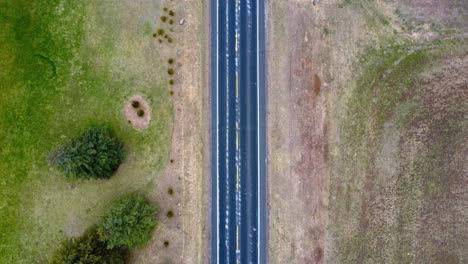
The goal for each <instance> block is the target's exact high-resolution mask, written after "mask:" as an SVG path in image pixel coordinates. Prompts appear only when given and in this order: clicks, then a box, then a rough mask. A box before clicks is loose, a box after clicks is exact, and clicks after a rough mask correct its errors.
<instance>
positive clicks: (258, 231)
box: [257, 0, 261, 264]
mask: <svg viewBox="0 0 468 264" xmlns="http://www.w3.org/2000/svg"><path fill="white" fill-rule="evenodd" d="M259 4H260V1H259V0H257V173H258V178H257V263H258V264H261V263H260V234H261V232H260V228H261V226H260V211H261V210H260V166H261V163H260V72H259V71H260V63H259V62H260V58H259V56H260V49H259V47H260V45H259V43H260V42H259V38H260V37H259V31H260V27H259V26H258V25H259V24H258V20H259V9H260V8H259Z"/></svg>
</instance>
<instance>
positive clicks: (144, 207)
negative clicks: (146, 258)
mask: <svg viewBox="0 0 468 264" xmlns="http://www.w3.org/2000/svg"><path fill="white" fill-rule="evenodd" d="M156 212H157V210H156V208H155V207H154V206H152V205H151V204H150V203H149V202H148V201H147V200H146V198H145V196H144V195H142V194H139V193H132V194H129V195H126V196H124V197H123V198H121V199H119V200H117V201H115V202H114V203H112V205H111V206H110V208H109V210H108V211H107V213H106V214H105V215H104V217H103V218H102V220H101V224H100V225H99V226H98V227H97V228H92V229H90V230H89V231H88V232H86V233H85V234H84V235H83V236H81V237H79V238H75V239H71V240H68V241H65V242H64V243H63V244H62V247H61V248H60V249H59V250H58V251H57V252H56V253H55V254H54V256H53V257H52V259H51V261H50V263H51V264H78V263H79V264H95V263H96V264H97V263H99V264H120V263H124V260H123V259H124V258H123V256H122V254H121V252H124V251H125V250H128V249H132V248H135V247H138V246H141V245H143V244H144V243H146V242H147V241H148V240H150V238H151V234H152V231H153V230H154V228H155V227H156V225H157V219H156Z"/></svg>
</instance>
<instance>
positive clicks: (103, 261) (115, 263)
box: [50, 228, 124, 264]
mask: <svg viewBox="0 0 468 264" xmlns="http://www.w3.org/2000/svg"><path fill="white" fill-rule="evenodd" d="M50 263H51V264H123V263H124V260H123V257H122V255H121V254H120V252H119V250H118V249H108V248H107V245H106V243H105V242H102V241H101V240H100V239H99V236H98V234H97V232H96V229H95V228H93V229H90V230H89V231H87V232H86V233H85V234H84V235H83V236H81V237H78V238H74V239H70V240H67V241H65V242H64V243H63V244H62V247H61V248H60V249H59V250H58V251H56V252H55V254H54V255H53V256H52V258H51V260H50Z"/></svg>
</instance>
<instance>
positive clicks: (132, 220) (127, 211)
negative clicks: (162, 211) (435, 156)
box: [98, 193, 157, 248]
mask: <svg viewBox="0 0 468 264" xmlns="http://www.w3.org/2000/svg"><path fill="white" fill-rule="evenodd" d="M155 216H156V208H155V207H154V206H152V205H151V204H149V203H148V201H147V200H146V199H145V197H144V196H143V195H141V194H137V193H133V194H130V195H127V196H125V197H123V198H121V199H119V200H117V201H116V202H114V203H113V204H112V205H111V207H110V209H109V211H108V212H107V213H106V214H105V215H104V217H103V219H102V222H101V224H100V226H99V227H98V233H99V236H100V239H101V240H102V241H106V242H107V247H108V248H116V247H126V248H135V247H137V246H141V245H143V244H144V243H146V242H147V241H148V240H149V239H150V238H151V233H152V231H153V229H154V228H155V227H156V225H157V221H156V217H155Z"/></svg>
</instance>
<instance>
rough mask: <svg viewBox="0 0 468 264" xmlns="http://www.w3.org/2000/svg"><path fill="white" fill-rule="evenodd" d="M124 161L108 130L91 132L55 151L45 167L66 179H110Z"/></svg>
mask: <svg viewBox="0 0 468 264" xmlns="http://www.w3.org/2000/svg"><path fill="white" fill-rule="evenodd" d="M124 158H125V152H124V148H123V144H122V143H121V142H120V141H119V140H118V139H117V138H115V137H114V136H113V134H112V131H111V130H110V129H108V128H103V127H101V128H93V129H89V130H86V131H84V132H83V134H82V135H81V136H79V137H78V138H74V139H71V140H70V141H69V142H67V143H65V144H64V145H62V146H60V147H59V148H57V149H56V150H55V151H54V152H53V153H52V154H51V155H50V156H49V163H50V164H51V165H53V166H56V167H58V168H59V169H60V170H62V171H64V172H65V173H66V175H67V176H68V177H76V178H105V179H108V178H110V177H111V176H112V175H113V174H114V172H115V171H116V170H117V168H118V167H119V165H120V163H121V162H122V160H123V159H124Z"/></svg>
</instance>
